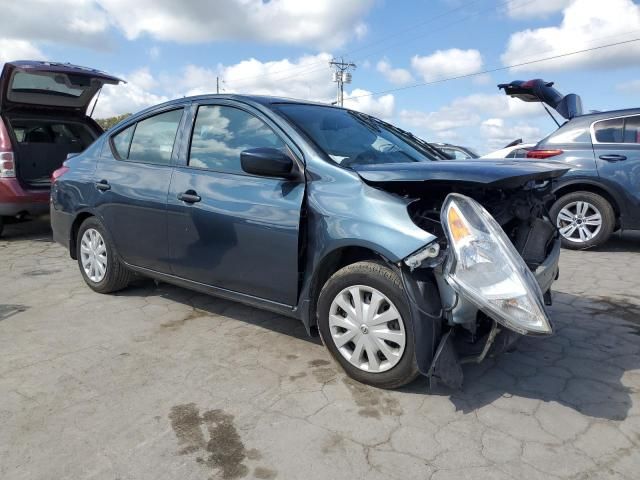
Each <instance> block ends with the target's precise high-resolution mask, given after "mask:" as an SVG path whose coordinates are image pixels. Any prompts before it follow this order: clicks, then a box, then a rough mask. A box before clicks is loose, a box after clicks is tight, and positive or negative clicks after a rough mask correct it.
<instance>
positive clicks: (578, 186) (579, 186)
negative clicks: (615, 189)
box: [555, 183, 620, 220]
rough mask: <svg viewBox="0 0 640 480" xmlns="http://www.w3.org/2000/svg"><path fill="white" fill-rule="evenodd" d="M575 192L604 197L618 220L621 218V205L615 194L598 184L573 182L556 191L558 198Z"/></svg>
mask: <svg viewBox="0 0 640 480" xmlns="http://www.w3.org/2000/svg"><path fill="white" fill-rule="evenodd" d="M573 192H591V193H595V194H598V195H600V196H601V197H604V198H605V199H606V200H607V201H608V202H609V203H610V204H611V207H612V208H613V212H614V213H615V215H616V220H617V219H619V218H620V207H619V206H618V202H616V199H615V198H613V196H612V195H611V194H610V193H609V192H607V191H606V190H605V189H604V188H601V187H598V186H597V185H591V184H588V183H573V184H570V185H565V186H564V187H560V188H559V189H558V190H556V191H555V194H556V198H560V197H562V196H563V195H566V194H568V193H573Z"/></svg>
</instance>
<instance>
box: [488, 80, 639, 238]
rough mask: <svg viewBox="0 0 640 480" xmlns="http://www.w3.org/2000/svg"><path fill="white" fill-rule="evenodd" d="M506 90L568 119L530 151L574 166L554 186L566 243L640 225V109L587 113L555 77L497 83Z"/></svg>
mask: <svg viewBox="0 0 640 480" xmlns="http://www.w3.org/2000/svg"><path fill="white" fill-rule="evenodd" d="M498 86H499V87H500V88H502V89H504V90H505V93H506V94H507V95H510V96H512V97H515V98H520V99H521V100H524V101H527V102H542V103H544V104H546V105H548V106H550V107H552V108H553V109H554V110H555V111H556V112H558V113H559V114H560V115H561V116H562V117H563V118H564V119H566V121H565V122H564V123H563V124H562V125H559V128H558V129H557V130H556V131H555V132H553V133H552V134H551V135H549V136H548V137H546V138H544V139H542V140H541V141H540V142H539V143H538V144H537V145H536V147H535V148H534V149H533V150H531V151H530V152H528V154H527V158H529V159H545V160H546V159H548V160H553V161H558V162H563V163H565V164H566V165H567V166H570V167H571V170H570V171H569V172H568V173H567V174H566V175H564V176H563V177H562V178H561V179H559V181H558V182H557V183H556V185H555V186H554V193H555V195H556V198H557V200H556V201H555V202H554V204H553V206H552V207H551V217H552V218H553V220H554V222H555V224H556V226H557V227H558V229H559V231H560V234H561V235H562V244H563V246H565V247H567V248H573V249H580V248H588V247H595V246H598V245H602V244H603V243H604V242H606V241H607V239H608V238H609V236H610V235H611V233H612V232H613V231H615V230H638V229H640V109H639V108H633V109H626V110H613V111H608V112H598V113H589V114H582V104H581V101H580V97H578V96H577V95H575V94H569V95H566V96H562V95H561V94H560V93H559V92H558V91H557V90H556V89H555V88H553V83H552V82H545V81H544V80H539V79H538V80H530V81H526V82H522V81H514V82H511V83H509V84H502V85H498Z"/></svg>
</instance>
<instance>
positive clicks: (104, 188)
mask: <svg viewBox="0 0 640 480" xmlns="http://www.w3.org/2000/svg"><path fill="white" fill-rule="evenodd" d="M96 188H97V189H98V190H100V191H101V192H106V191H107V190H111V185H109V182H107V181H106V180H100V181H99V182H98V183H96Z"/></svg>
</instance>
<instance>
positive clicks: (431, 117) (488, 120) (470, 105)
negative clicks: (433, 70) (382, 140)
mask: <svg viewBox="0 0 640 480" xmlns="http://www.w3.org/2000/svg"><path fill="white" fill-rule="evenodd" d="M544 115H545V112H544V110H543V109H542V108H541V107H540V105H538V104H537V103H525V102H522V101H520V100H517V99H514V98H510V97H507V96H506V95H501V94H473V95H468V96H465V97H458V98H456V99H454V100H453V101H452V102H450V103H449V104H447V105H445V106H443V107H441V108H440V109H438V110H435V111H431V112H424V111H418V110H401V111H400V113H399V115H398V118H397V120H398V122H399V123H400V124H401V125H403V126H405V127H406V128H407V129H409V130H413V131H414V132H415V133H416V135H418V136H422V137H423V138H425V139H427V140H429V139H431V140H433V139H434V138H435V139H437V140H448V141H456V142H459V143H460V144H462V145H466V146H469V147H476V148H478V150H479V151H481V152H488V151H490V150H496V149H497V148H498V146H503V145H505V144H507V143H508V142H510V141H511V140H514V139H516V138H521V137H523V138H525V139H527V140H530V141H537V140H539V139H540V138H541V135H540V131H539V129H537V127H530V126H529V125H528V123H529V122H531V121H532V120H535V119H537V118H539V117H543V116H544ZM508 137H513V138H510V139H507V140H506V141H504V142H503V140H504V138H508Z"/></svg>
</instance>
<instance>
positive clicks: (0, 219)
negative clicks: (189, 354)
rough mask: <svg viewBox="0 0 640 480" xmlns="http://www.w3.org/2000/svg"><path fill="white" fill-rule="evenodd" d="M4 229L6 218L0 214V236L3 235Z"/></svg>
mask: <svg viewBox="0 0 640 480" xmlns="http://www.w3.org/2000/svg"><path fill="white" fill-rule="evenodd" d="M3 230H4V218H3V217H1V216H0V237H1V236H2V231H3Z"/></svg>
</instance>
